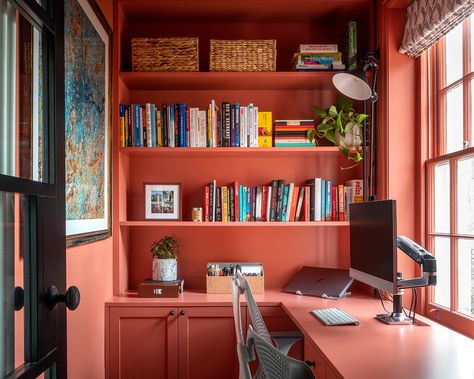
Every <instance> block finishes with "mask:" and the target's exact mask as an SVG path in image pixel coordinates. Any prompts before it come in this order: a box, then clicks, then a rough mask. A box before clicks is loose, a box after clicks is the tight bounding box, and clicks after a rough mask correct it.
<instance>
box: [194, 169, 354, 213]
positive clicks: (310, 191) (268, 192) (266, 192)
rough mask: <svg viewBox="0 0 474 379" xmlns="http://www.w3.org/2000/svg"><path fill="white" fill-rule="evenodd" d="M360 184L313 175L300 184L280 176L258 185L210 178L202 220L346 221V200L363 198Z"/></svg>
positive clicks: (347, 206) (351, 201)
mask: <svg viewBox="0 0 474 379" xmlns="http://www.w3.org/2000/svg"><path fill="white" fill-rule="evenodd" d="M362 186H363V184H362V180H359V179H357V180H351V181H348V182H346V184H345V185H343V184H338V185H337V184H334V183H333V182H332V180H330V179H321V178H313V179H308V180H307V181H306V182H305V183H304V185H301V186H296V185H295V183H288V184H285V181H284V180H283V179H278V180H272V182H271V183H269V184H268V185H262V186H244V185H242V184H239V183H238V182H237V181H235V182H233V183H232V184H231V185H227V186H217V183H216V180H213V181H212V182H210V183H209V184H208V185H207V186H206V187H205V189H204V208H203V209H204V221H207V222H219V221H221V222H252V221H280V222H295V221H347V220H349V204H350V203H353V202H359V201H362V200H363V199H362Z"/></svg>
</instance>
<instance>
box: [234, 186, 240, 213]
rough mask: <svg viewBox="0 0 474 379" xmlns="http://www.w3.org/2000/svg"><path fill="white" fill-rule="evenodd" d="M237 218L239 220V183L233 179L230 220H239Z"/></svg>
mask: <svg viewBox="0 0 474 379" xmlns="http://www.w3.org/2000/svg"><path fill="white" fill-rule="evenodd" d="M239 220H240V206H239V183H238V182H237V181H235V182H234V220H232V221H239Z"/></svg>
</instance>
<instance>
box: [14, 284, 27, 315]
mask: <svg viewBox="0 0 474 379" xmlns="http://www.w3.org/2000/svg"><path fill="white" fill-rule="evenodd" d="M14 296H15V311H19V310H20V309H22V308H23V306H24V305H25V290H24V289H23V288H21V287H15V294H14Z"/></svg>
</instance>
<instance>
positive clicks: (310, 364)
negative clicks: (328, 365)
mask: <svg viewBox="0 0 474 379" xmlns="http://www.w3.org/2000/svg"><path fill="white" fill-rule="evenodd" d="M304 363H306V364H307V365H308V366H313V367H315V366H316V362H315V361H304Z"/></svg>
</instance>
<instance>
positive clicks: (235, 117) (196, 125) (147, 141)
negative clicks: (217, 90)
mask: <svg viewBox="0 0 474 379" xmlns="http://www.w3.org/2000/svg"><path fill="white" fill-rule="evenodd" d="M271 120H272V113H271V112H259V110H258V107H257V106H254V105H253V104H249V105H247V106H241V105H240V104H238V103H236V104H231V103H229V102H222V104H221V108H220V109H219V108H218V106H217V104H216V102H215V101H214V100H212V101H211V103H210V104H209V107H208V108H207V109H205V110H200V109H199V108H196V107H189V106H187V105H186V104H182V103H181V104H163V105H162V106H161V107H159V106H157V105H156V104H151V103H146V104H130V105H126V104H120V128H121V130H120V136H121V138H120V143H121V146H122V147H220V146H223V147H258V146H259V140H260V139H259V122H260V123H261V124H264V125H268V122H269V124H270V134H271V123H272V121H271ZM266 128H267V129H268V127H266ZM261 140H262V143H263V141H266V140H268V136H267V138H261ZM266 143H267V145H268V141H267V142H266ZM270 146H271V139H270Z"/></svg>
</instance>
